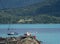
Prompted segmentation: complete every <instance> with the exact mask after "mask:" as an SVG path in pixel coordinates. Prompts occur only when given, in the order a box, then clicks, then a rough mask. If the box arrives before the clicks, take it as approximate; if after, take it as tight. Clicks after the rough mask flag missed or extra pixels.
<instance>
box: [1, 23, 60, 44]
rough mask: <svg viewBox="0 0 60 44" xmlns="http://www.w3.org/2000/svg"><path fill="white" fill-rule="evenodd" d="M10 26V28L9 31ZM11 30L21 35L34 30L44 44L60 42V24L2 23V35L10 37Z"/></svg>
mask: <svg viewBox="0 0 60 44" xmlns="http://www.w3.org/2000/svg"><path fill="white" fill-rule="evenodd" d="M8 28H9V29H10V30H9V31H8ZM10 31H15V32H18V33H19V35H14V36H20V35H22V34H23V33H25V32H27V31H28V32H32V35H36V37H37V39H38V40H40V41H42V44H60V24H13V25H12V24H10V25H8V24H5V25H4V24H1V25H0V37H8V35H7V33H8V32H10ZM36 32H37V33H36Z"/></svg>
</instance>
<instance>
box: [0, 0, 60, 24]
mask: <svg viewBox="0 0 60 44" xmlns="http://www.w3.org/2000/svg"><path fill="white" fill-rule="evenodd" d="M59 8H60V0H44V1H43V2H40V3H35V4H32V5H29V6H25V7H20V8H6V9H0V23H1V24H2V23H4V24H6V23H31V24H32V23H35V24H36V23H44V24H45V23H60V9H59Z"/></svg>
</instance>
